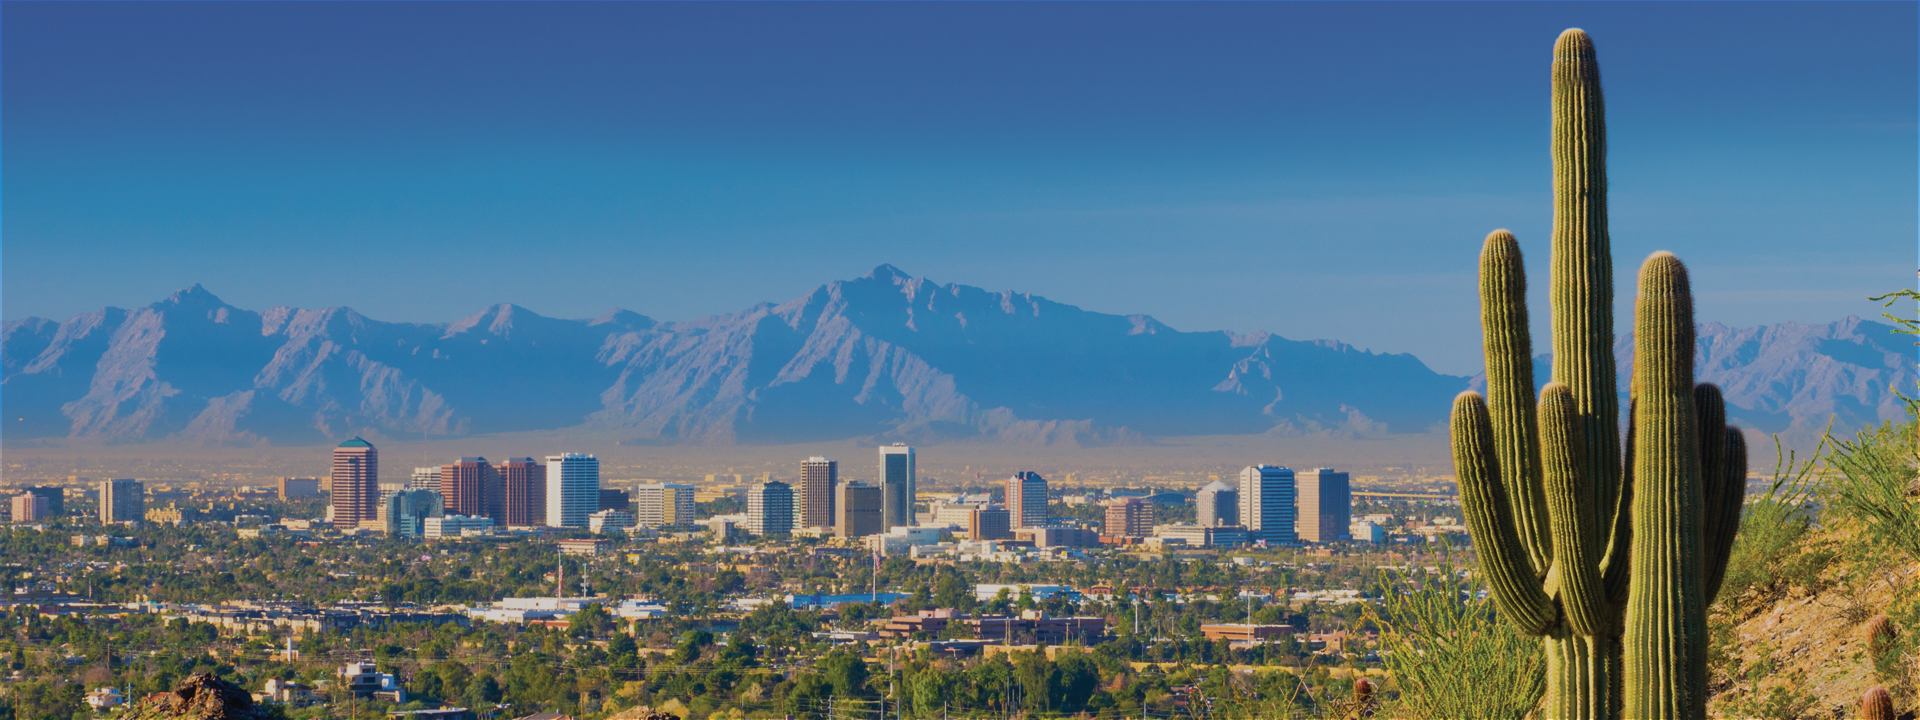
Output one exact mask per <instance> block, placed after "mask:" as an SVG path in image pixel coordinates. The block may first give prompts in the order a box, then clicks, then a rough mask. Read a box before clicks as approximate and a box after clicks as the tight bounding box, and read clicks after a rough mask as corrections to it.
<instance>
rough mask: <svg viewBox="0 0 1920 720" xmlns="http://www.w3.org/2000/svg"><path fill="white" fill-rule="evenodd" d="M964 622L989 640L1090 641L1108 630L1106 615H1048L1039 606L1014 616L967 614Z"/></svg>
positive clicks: (1004, 641) (1019, 641)
mask: <svg viewBox="0 0 1920 720" xmlns="http://www.w3.org/2000/svg"><path fill="white" fill-rule="evenodd" d="M965 623H966V624H967V626H968V627H969V628H971V629H972V630H973V636H974V637H975V638H978V639H981V640H986V641H989V642H998V643H1001V644H1007V643H1015V642H1018V643H1029V644H1030V643H1044V644H1047V645H1060V644H1064V643H1066V642H1067V641H1069V640H1078V641H1080V642H1081V643H1083V644H1087V645H1092V644H1094V643H1096V642H1098V641H1099V639H1100V638H1101V637H1102V636H1104V635H1106V634H1107V620H1106V618H1097V617H1063V618H1057V617H1049V616H1048V615H1047V614H1046V613H1044V612H1040V611H1038V610H1027V611H1025V612H1022V613H1020V615H1019V616H1017V617H1004V616H995V615H987V616H982V617H977V618H968V619H967V620H965Z"/></svg>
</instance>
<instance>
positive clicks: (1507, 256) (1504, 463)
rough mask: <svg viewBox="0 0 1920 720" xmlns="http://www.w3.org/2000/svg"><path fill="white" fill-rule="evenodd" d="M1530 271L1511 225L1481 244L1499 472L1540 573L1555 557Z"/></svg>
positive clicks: (1482, 293)
mask: <svg viewBox="0 0 1920 720" xmlns="http://www.w3.org/2000/svg"><path fill="white" fill-rule="evenodd" d="M1528 328H1529V325H1528V322H1527V271H1526V267H1525V266H1524V265H1523V264H1522V262H1521V255H1520V242H1519V241H1518V240H1516V239H1514V237H1513V233H1511V232H1508V231H1506V230H1495V231H1493V232H1492V233H1489V234H1488V235H1487V240H1486V243H1485V245H1484V246H1483V247H1482V249H1481V250H1480V330H1481V333H1480V334H1481V337H1482V338H1484V341H1483V342H1484V345H1485V349H1486V355H1487V406H1488V409H1489V411H1490V412H1491V413H1492V416H1493V437H1494V448H1495V449H1496V450H1497V455H1498V457H1499V459H1500V478H1501V480H1502V484H1503V485H1505V486H1506V491H1507V503H1508V506H1509V507H1510V508H1512V510H1513V519H1514V526H1515V528H1514V529H1515V530H1517V531H1518V532H1519V534H1520V542H1521V544H1522V545H1524V546H1525V547H1526V549H1527V558H1528V560H1529V561H1531V563H1532V565H1533V570H1534V572H1535V573H1540V572H1544V571H1546V570H1547V568H1549V567H1551V566H1552V564H1553V546H1552V545H1551V544H1550V538H1551V537H1552V532H1553V531H1552V529H1551V528H1550V527H1549V526H1548V524H1547V522H1548V514H1547V503H1546V499H1545V498H1544V497H1542V494H1541V487H1540V453H1539V448H1540V433H1539V427H1538V425H1537V424H1536V421H1535V415H1534V402H1533V388H1534V385H1533V339H1532V338H1531V337H1530V335H1529V330H1528Z"/></svg>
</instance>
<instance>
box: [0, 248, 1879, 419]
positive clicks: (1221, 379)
mask: <svg viewBox="0 0 1920 720" xmlns="http://www.w3.org/2000/svg"><path fill="white" fill-rule="evenodd" d="M1794 328H1799V329H1800V330H1795V329H1794ZM1885 330H1886V326H1884V325H1879V324H1878V323H1873V322H1870V321H1864V320H1859V319H1858V318H1849V319H1848V320H1845V321H1841V322H1839V323H1833V324H1829V325H1824V326H1822V325H1808V326H1771V327H1768V328H1749V329H1739V330H1736V329H1731V328H1725V327H1723V326H1719V325H1714V324H1707V325H1703V326H1702V333H1703V335H1702V343H1701V344H1702V348H1703V353H1707V354H1708V356H1709V359H1710V361H1709V362H1708V364H1707V365H1705V366H1704V367H1706V368H1707V370H1706V371H1705V372H1703V378H1705V379H1714V378H1715V377H1717V375H1716V373H1718V374H1719V375H1718V376H1724V377H1726V378H1727V379H1728V381H1729V383H1730V384H1729V386H1728V396H1729V400H1730V401H1731V402H1732V403H1733V404H1735V405H1736V406H1739V407H1740V408H1741V409H1742V410H1746V409H1749V408H1751V410H1752V414H1753V417H1754V418H1755V420H1753V421H1752V422H1760V421H1762V420H1764V421H1765V422H1767V423H1770V424H1773V425H1779V426H1781V427H1786V426H1790V425H1793V424H1794V423H1802V424H1804V423H1806V422H1813V420H1809V418H1812V417H1813V416H1814V415H1815V414H1818V413H1825V412H1840V413H1842V414H1844V415H1846V419H1847V421H1848V422H1865V421H1869V420H1870V419H1871V418H1877V417H1888V416H1890V415H1888V413H1890V412H1892V408H1891V405H1889V403H1890V402H1892V399H1891V398H1885V397H1879V395H1884V394H1885V393H1884V392H1883V391H1884V390H1885V389H1887V388H1889V387H1911V386H1912V382H1913V381H1912V378H1913V366H1912V362H1911V359H1910V358H1907V357H1905V356H1904V355H1903V354H1902V352H1901V351H1896V350H1894V348H1895V347H1901V346H1903V344H1902V343H1898V342H1897V341H1896V340H1895V339H1894V338H1892V336H1887V335H1885V334H1884V333H1885ZM1902 350H1904V348H1903V347H1902ZM1806 353H1812V355H1811V356H1805V357H1803V355H1805V354H1806ZM1470 382H1471V380H1470V379H1469V378H1464V377H1459V376H1452V375H1444V374H1440V373H1436V372H1433V371H1432V370H1430V369H1428V368H1427V367H1426V366H1425V365H1424V364H1422V363H1421V362H1420V361H1419V360H1418V359H1416V358H1414V357H1413V356H1411V355H1404V354H1401V355H1390V354H1378V353H1372V352H1366V351H1361V350H1358V349H1355V348H1353V347H1352V346H1349V345H1346V344H1343V343H1339V342H1334V341H1295V340H1288V339H1285V338H1282V337H1279V336H1276V335H1271V334H1267V333H1251V334H1237V333H1230V332H1180V331H1176V330H1173V329H1171V328H1169V327H1167V326H1165V325H1163V324H1161V323H1160V322H1159V321H1157V320H1154V319H1153V318H1151V317H1148V316H1145V315H1130V316H1120V315H1108V314H1103V313H1094V312H1088V311H1085V310H1081V309H1079V308H1077V307H1074V306H1071V305H1065V304H1061V303H1056V302H1053V301H1050V300H1047V299H1045V298H1041V297H1038V296H1034V295H1031V294H1025V293H1015V292H1010V291H1009V292H992V291H987V290H982V289H980V288H975V287H969V286H965V285H957V284H946V285H939V284H935V283H933V282H932V281H929V280H927V279H926V278H916V277H911V276H909V275H907V274H906V273H903V272H901V271H899V270H898V269H896V268H894V267H892V266H889V265H882V266H880V267H879V268H876V269H875V270H874V271H873V272H872V273H869V274H868V275H866V276H864V277H860V278H857V279H854V280H845V281H835V282H830V283H827V284H825V285H822V286H820V287H818V288H815V289H814V290H813V291H812V292H809V293H807V294H805V295H802V296H801V297H798V298H795V299H793V300H790V301H788V302H785V303H782V304H779V305H772V304H765V303H763V304H759V305H755V306H753V307H750V308H747V309H745V310H742V311H739V312H736V313H731V314H725V315H715V316H711V317H706V318H700V319H697V320H690V321H686V322H657V321H655V320H653V319H651V318H648V317H646V316H644V315H640V314H637V313H633V312H628V311H625V310H613V311H610V312H608V313H606V314H604V315H601V316H600V317H597V318H594V319H591V320H564V319H556V318H548V317H543V316H540V315H538V314H535V313H533V312H531V311H528V310H526V309H525V308H521V307H518V306H514V305H509V304H503V305H497V306H494V307H491V308H488V309H486V310H485V311H482V312H480V313H478V314H475V315H472V316H469V317H467V318H464V319H461V320H458V321H454V322H450V323H445V324H416V323H388V322H381V321H377V320H372V319H370V318H367V317H365V316H363V315H361V314H359V313H357V312H355V311H353V310H351V309H349V308H344V307H339V308H326V309H320V310H302V309H296V308H286V307H276V308H271V309H268V310H266V311H265V312H252V311H248V310H242V309H239V308H234V307H232V306H230V305H227V304H226V303H224V302H222V301H221V300H220V299H219V298H217V297H215V296H214V295H213V294H212V293H210V292H208V291H207V290H206V289H204V288H202V287H200V286H198V285H195V286H194V287H191V288H188V289H186V290H182V291H180V292H177V293H174V294H173V295H172V296H170V297H169V298H167V299H166V300H163V301H161V302H157V303H153V304H151V305H148V306H146V307H142V308H136V309H132V310H123V309H119V308H105V309H102V310H100V311H97V312H93V313H87V314H83V315H79V316H76V317H74V318H71V319H69V320H67V321H66V322H53V321H50V320H44V319H39V318H30V319H26V320H20V321H13V322H8V323H6V324H5V325H4V328H3V329H0V412H4V416H5V418H6V421H7V422H6V423H5V426H4V427H5V430H4V431H0V433H3V434H4V437H5V439H6V440H7V441H8V442H9V443H16V442H29V441H38V442H72V441H78V442H105V443H139V442H148V441H157V440H176V441H188V442H196V443H207V444H216V445H238V446H247V445H254V444H261V443H270V444H275V445H307V444H318V443H324V442H329V441H332V440H335V439H338V438H342V437H348V436H352V435H355V434H368V435H369V437H380V436H387V437H419V436H422V435H442V436H445V435H474V434H488V433H503V432H519V431H531V430H554V429H565V428H576V427H577V428H591V429H596V430H604V431H610V432H614V433H617V434H618V435H619V436H621V437H626V438H630V440H629V442H633V443H639V444H675V443H697V444H717V445H725V444H780V443H792V442H810V441H826V440H843V439H844V440H851V439H860V440H863V441H873V442H891V441H894V440H901V441H907V442H914V443H920V444H933V443H939V442H951V441H986V442H1014V443H1026V444H1064V445H1103V444H1114V443H1139V442H1146V441H1148V439H1149V438H1153V437H1166V436H1184V435H1210V434H1251V433H1279V434H1302V433H1344V434H1351V435H1355V436H1377V435H1383V434H1388V433H1420V432H1426V431H1428V430H1431V429H1434V428H1436V427H1438V426H1439V425H1440V424H1441V423H1443V422H1444V420H1445V412H1446V409H1447V407H1448V403H1449V400H1450V398H1451V396H1452V395H1453V394H1454V393H1456V392H1458V391H1459V390H1460V389H1462V388H1465V387H1467V386H1468V385H1469V383H1470ZM1901 383H1904V385H1902V384H1901ZM1817 421H1818V422H1821V423H1824V421H1825V415H1820V416H1819V417H1818V419H1817Z"/></svg>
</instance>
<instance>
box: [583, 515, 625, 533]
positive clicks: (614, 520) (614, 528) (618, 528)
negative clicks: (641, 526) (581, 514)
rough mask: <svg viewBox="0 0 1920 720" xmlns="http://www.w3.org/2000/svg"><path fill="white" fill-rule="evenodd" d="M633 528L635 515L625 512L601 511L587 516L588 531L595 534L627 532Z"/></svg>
mask: <svg viewBox="0 0 1920 720" xmlns="http://www.w3.org/2000/svg"><path fill="white" fill-rule="evenodd" d="M633 526H634V522H633V513H630V512H627V511H625V510H601V511H600V512H596V513H593V514H591V515H588V516H587V529H588V530H590V531H592V532H595V533H605V532H625V531H626V530H627V528H630V527H633Z"/></svg>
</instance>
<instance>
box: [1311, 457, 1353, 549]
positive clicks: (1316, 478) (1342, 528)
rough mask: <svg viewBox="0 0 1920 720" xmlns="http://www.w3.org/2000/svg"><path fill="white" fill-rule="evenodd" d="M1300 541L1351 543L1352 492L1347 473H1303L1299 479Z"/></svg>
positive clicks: (1326, 470) (1330, 470)
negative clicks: (1345, 541) (1344, 541)
mask: <svg viewBox="0 0 1920 720" xmlns="http://www.w3.org/2000/svg"><path fill="white" fill-rule="evenodd" d="M1298 497H1299V498H1300V502H1299V511H1298V512H1299V513H1300V514H1299V518H1300V526H1299V527H1300V540H1301V541H1302V542H1316V543H1329V542H1334V541H1338V540H1352V539H1353V535H1352V534H1351V531H1349V530H1348V529H1347V528H1348V526H1349V525H1351V524H1352V523H1353V492H1352V488H1351V487H1349V485H1348V482H1347V474H1346V473H1343V472H1340V471H1338V470H1334V469H1332V468H1320V469H1318V470H1307V471H1304V472H1302V473H1300V477H1299V492H1298Z"/></svg>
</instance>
